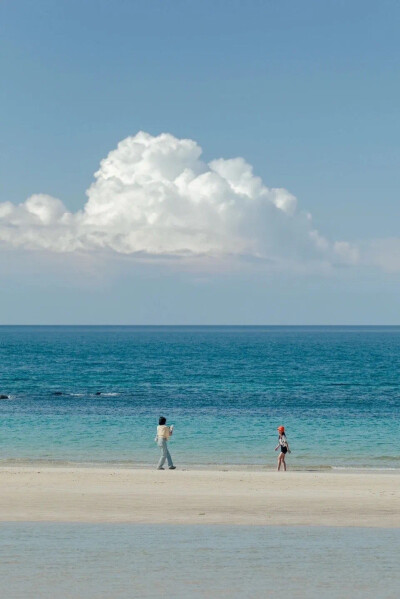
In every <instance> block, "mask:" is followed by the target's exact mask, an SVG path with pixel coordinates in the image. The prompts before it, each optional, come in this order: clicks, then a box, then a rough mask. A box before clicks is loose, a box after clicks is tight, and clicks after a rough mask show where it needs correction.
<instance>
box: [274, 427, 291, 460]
mask: <svg viewBox="0 0 400 599" xmlns="http://www.w3.org/2000/svg"><path fill="white" fill-rule="evenodd" d="M278 433H279V437H278V445H277V446H276V447H275V451H277V450H278V449H279V448H281V451H280V453H279V456H278V471H279V470H280V469H281V466H282V464H283V469H284V470H285V471H286V462H285V456H286V454H287V453H288V452H289V453H291V452H290V449H289V443H288V440H287V438H286V435H285V427H284V426H278Z"/></svg>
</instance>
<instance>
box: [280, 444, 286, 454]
mask: <svg viewBox="0 0 400 599" xmlns="http://www.w3.org/2000/svg"><path fill="white" fill-rule="evenodd" d="M281 453H287V447H283V445H281Z"/></svg>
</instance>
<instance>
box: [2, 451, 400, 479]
mask: <svg viewBox="0 0 400 599" xmlns="http://www.w3.org/2000/svg"><path fill="white" fill-rule="evenodd" d="M158 457H159V456H158V455H157V459H155V460H154V462H137V461H135V462H133V461H132V462H131V461H129V460H126V461H123V460H121V461H118V460H115V461H113V460H110V461H103V460H98V461H93V460H92V461H78V460H76V461H75V460H67V459H64V460H63V459H45V458H38V459H27V458H8V459H3V460H2V459H0V471H1V470H5V469H7V468H17V469H18V468H38V467H40V468H46V469H48V468H55V469H63V468H67V469H69V468H73V469H91V468H92V469H95V470H102V469H116V470H127V471H132V470H140V471H141V470H154V468H155V466H156V464H157V461H158ZM178 469H179V470H181V471H197V470H199V471H205V472H208V471H209V472H228V471H233V472H275V471H276V461H275V462H273V463H271V464H258V463H248V464H246V463H242V464H240V463H239V464H234V463H224V462H222V463H216V462H215V463H214V462H204V463H191V462H187V463H185V462H183V463H182V462H179V467H178ZM288 472H296V473H302V472H325V473H336V472H339V473H340V472H343V473H346V472H349V473H365V474H368V473H374V474H375V473H376V474H378V473H382V474H385V473H387V474H389V473H393V474H394V475H396V474H399V475H400V466H399V467H395V466H363V465H361V466H343V465H337V466H336V465H328V464H308V465H307V464H306V465H302V466H300V465H296V464H292V463H290V464H288Z"/></svg>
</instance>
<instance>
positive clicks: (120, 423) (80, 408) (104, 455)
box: [0, 326, 400, 470]
mask: <svg viewBox="0 0 400 599" xmlns="http://www.w3.org/2000/svg"><path fill="white" fill-rule="evenodd" d="M0 393H1V394H4V395H7V396H8V399H2V400H0V418H1V430H0V460H1V463H2V464H3V465H4V464H29V463H32V462H45V463H52V464H60V465H61V464H68V463H80V464H95V465H96V464H99V465H104V464H115V465H119V466H122V467H124V466H126V467H153V466H154V465H155V464H156V462H157V460H158V449H157V447H156V445H155V443H154V435H155V429H156V425H157V421H158V417H159V416H160V415H164V416H166V417H167V419H168V423H169V424H174V426H175V433H174V436H173V439H172V440H171V442H170V451H171V453H172V455H173V458H174V461H175V463H176V464H177V466H181V467H186V466H188V467H195V466H196V467H214V466H218V465H223V466H228V465H229V466H231V467H235V466H246V467H249V468H260V467H262V468H274V467H275V463H276V457H277V454H276V453H275V452H274V447H275V446H276V444H277V432H276V428H277V426H279V425H281V424H283V425H284V426H285V427H286V430H287V436H288V440H289V443H290V445H291V449H292V453H291V455H290V456H288V458H287V463H288V467H289V468H293V469H297V470H302V469H335V468H337V469H341V468H360V469H363V468H366V469H398V468H400V409H399V408H400V327H267V326H266V327H172V326H171V327H155V326H152V327H150V326H149V327H137V326H126V327H114V326H109V327H105V326H98V327H96V326H94V327H85V326H75V327H73V326H66V327H62V326H60V327H52V326H47V327H41V326H37V327H36V326H2V327H0Z"/></svg>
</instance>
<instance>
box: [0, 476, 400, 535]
mask: <svg viewBox="0 0 400 599" xmlns="http://www.w3.org/2000/svg"><path fill="white" fill-rule="evenodd" d="M0 521H1V522H28V521H29V522H85V523H116V522H118V523H123V522H126V523H142V524H143V523H152V524H157V523H160V524H161V523H162V524H230V525H241V524H242V525H275V526H285V525H287V526H294V525H299V526H303V525H304V526H360V527H361V526H362V527H383V528H400V474H399V473H383V472H361V473H360V472H289V471H288V472H286V473H283V472H282V473H278V472H271V471H261V470H260V471H246V470H229V469H227V470H222V469H220V470H218V469H216V470H195V469H193V470H192V469H187V470H181V469H177V470H174V471H169V470H165V471H157V470H151V469H149V470H145V469H137V470H130V469H122V468H120V469H117V468H92V467H87V468H86V467H81V466H77V467H68V468H67V467H42V466H37V467H35V466H29V467H1V468H0Z"/></svg>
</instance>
